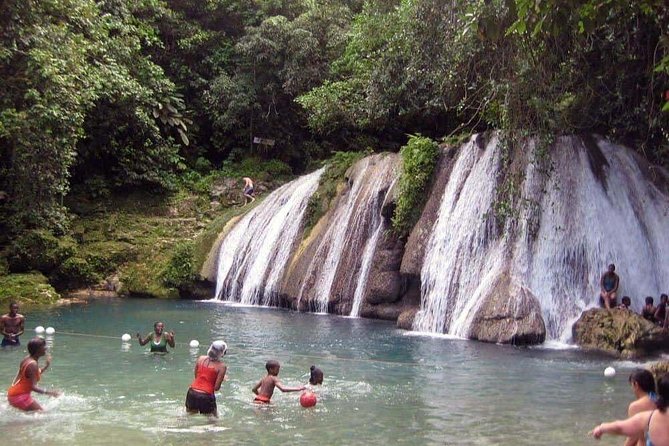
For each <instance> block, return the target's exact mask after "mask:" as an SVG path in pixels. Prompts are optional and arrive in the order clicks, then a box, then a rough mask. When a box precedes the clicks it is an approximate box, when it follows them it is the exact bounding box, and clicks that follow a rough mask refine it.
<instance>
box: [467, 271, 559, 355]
mask: <svg viewBox="0 0 669 446" xmlns="http://www.w3.org/2000/svg"><path fill="white" fill-rule="evenodd" d="M483 299H484V302H483V304H482V305H481V307H480V308H479V310H478V312H477V314H476V316H475V317H474V320H473V321H472V324H471V326H470V332H469V337H470V338H471V339H475V340H478V341H483V342H494V343H499V344H514V345H531V344H540V343H542V342H544V340H545V339H546V326H545V324H544V320H543V317H542V316H541V306H540V305H539V301H538V300H537V298H536V297H535V296H534V295H533V294H532V292H531V291H530V290H529V289H527V288H525V287H523V286H519V285H517V284H515V283H514V282H513V281H512V280H511V279H510V277H509V274H508V273H502V274H500V276H499V277H498V278H497V280H496V281H495V283H494V284H493V286H491V287H490V290H489V292H488V294H487V295H486V296H484V297H483Z"/></svg>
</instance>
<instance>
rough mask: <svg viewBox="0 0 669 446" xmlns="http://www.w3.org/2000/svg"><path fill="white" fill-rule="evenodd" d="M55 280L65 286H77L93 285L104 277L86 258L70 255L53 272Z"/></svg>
mask: <svg viewBox="0 0 669 446" xmlns="http://www.w3.org/2000/svg"><path fill="white" fill-rule="evenodd" d="M53 276H54V277H53V281H54V282H55V283H56V284H59V285H62V287H63V288H77V287H82V286H87V285H93V284H95V283H97V282H99V281H100V280H101V279H102V277H101V276H100V274H98V273H97V272H96V271H95V268H94V266H93V265H91V264H90V263H88V262H87V261H86V259H82V258H79V257H69V258H68V259H66V260H65V261H64V262H63V263H61V264H60V265H59V267H58V269H57V270H56V271H55V272H54V274H53Z"/></svg>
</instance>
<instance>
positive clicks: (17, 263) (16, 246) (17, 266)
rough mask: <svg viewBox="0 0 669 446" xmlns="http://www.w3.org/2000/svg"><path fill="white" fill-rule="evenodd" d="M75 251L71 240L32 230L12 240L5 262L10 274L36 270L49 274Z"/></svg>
mask: <svg viewBox="0 0 669 446" xmlns="http://www.w3.org/2000/svg"><path fill="white" fill-rule="evenodd" d="M75 251H76V242H75V241H74V240H73V239H71V238H69V237H61V238H58V237H56V236H54V235H53V234H52V233H51V232H49V231H46V230H33V231H28V232H26V233H24V234H23V235H21V236H19V237H18V238H17V239H16V240H14V242H13V243H12V244H11V245H10V248H9V254H8V256H7V261H8V262H9V269H10V271H12V272H27V271H31V270H37V271H40V272H42V273H44V274H49V273H50V272H52V271H53V270H54V269H56V268H57V267H58V265H59V264H60V263H62V262H63V261H64V260H65V259H67V258H68V257H71V256H72V255H74V253H75Z"/></svg>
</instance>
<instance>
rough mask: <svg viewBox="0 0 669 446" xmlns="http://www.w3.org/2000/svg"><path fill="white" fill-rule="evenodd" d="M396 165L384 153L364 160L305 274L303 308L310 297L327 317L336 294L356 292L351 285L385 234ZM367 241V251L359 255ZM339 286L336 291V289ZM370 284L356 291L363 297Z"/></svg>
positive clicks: (360, 284)
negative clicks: (383, 223) (385, 215)
mask: <svg viewBox="0 0 669 446" xmlns="http://www.w3.org/2000/svg"><path fill="white" fill-rule="evenodd" d="M396 161H397V157H396V156H392V155H388V154H383V155H376V156H371V157H367V158H364V159H363V160H361V161H359V162H358V163H357V164H356V165H355V166H354V168H353V174H352V175H351V180H350V182H351V184H350V189H349V190H348V191H347V192H346V193H345V194H344V195H343V196H342V197H341V199H340V202H339V203H338V204H337V206H336V208H335V209H334V212H333V214H332V215H331V218H330V220H329V222H330V224H329V226H328V227H327V229H326V230H325V232H324V234H323V236H322V237H321V238H320V240H319V243H318V247H317V248H316V250H315V255H314V256H313V259H312V261H311V263H310V264H309V267H308V268H307V270H306V274H305V279H304V280H303V283H302V286H301V287H300V291H299V295H298V305H299V301H300V300H302V299H304V298H305V297H306V295H307V294H309V301H310V303H311V304H310V306H311V307H312V308H313V309H314V311H316V312H319V313H327V311H328V304H329V301H330V298H331V297H332V296H333V295H335V294H337V295H339V294H343V295H344V296H346V295H352V294H354V293H355V292H354V289H353V288H352V286H348V285H349V284H352V283H354V279H355V278H356V277H359V276H360V275H365V276H367V275H368V271H369V264H370V263H371V258H372V256H373V254H374V248H375V246H376V241H377V240H378V234H377V233H379V234H380V228H379V225H380V224H381V222H380V220H381V215H380V212H381V206H382V204H383V202H384V199H385V193H384V191H385V192H387V190H388V189H389V185H390V183H391V182H392V181H393V179H394V178H395V177H396V172H395V170H396V169H395V167H396ZM375 234H376V237H374V235H375ZM363 243H365V248H363V255H362V256H360V247H361V245H362V244H363ZM310 278H312V279H313V281H312V280H309V279H310ZM335 279H338V280H335ZM363 282H364V283H363ZM312 283H313V285H312ZM335 283H337V290H335V289H333V288H334V284H335ZM365 285H366V277H365V278H364V279H362V282H361V280H360V279H358V280H357V286H356V288H359V289H360V291H359V295H360V299H361V298H362V295H363V294H364V289H365ZM358 309H359V304H358Z"/></svg>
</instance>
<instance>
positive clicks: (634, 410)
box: [627, 397, 656, 416]
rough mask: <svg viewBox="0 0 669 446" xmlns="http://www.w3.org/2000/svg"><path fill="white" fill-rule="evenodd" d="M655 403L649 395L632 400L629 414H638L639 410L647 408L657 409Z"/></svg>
mask: <svg viewBox="0 0 669 446" xmlns="http://www.w3.org/2000/svg"><path fill="white" fill-rule="evenodd" d="M655 408H656V406H655V403H653V402H652V401H651V400H650V399H649V398H648V397H646V398H643V399H640V400H636V401H632V402H631V403H630V405H629V409H628V410H627V413H628V415H629V416H632V415H636V414H638V413H639V412H645V411H647V410H653V409H655Z"/></svg>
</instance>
